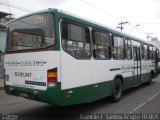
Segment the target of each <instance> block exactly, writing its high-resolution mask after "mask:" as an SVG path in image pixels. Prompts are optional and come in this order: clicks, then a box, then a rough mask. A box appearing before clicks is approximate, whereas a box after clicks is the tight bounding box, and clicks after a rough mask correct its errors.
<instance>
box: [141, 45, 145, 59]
mask: <svg viewBox="0 0 160 120" xmlns="http://www.w3.org/2000/svg"><path fill="white" fill-rule="evenodd" d="M144 51H145V50H144V45H143V44H141V59H142V60H144Z"/></svg>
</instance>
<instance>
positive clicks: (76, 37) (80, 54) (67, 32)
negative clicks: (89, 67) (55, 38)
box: [61, 21, 91, 59]
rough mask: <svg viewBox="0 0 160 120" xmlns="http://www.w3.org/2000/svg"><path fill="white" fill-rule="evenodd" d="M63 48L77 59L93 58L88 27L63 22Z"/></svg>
mask: <svg viewBox="0 0 160 120" xmlns="http://www.w3.org/2000/svg"><path fill="white" fill-rule="evenodd" d="M61 28H62V48H63V49H64V51H66V52H67V53H69V54H70V55H71V56H73V57H75V58H77V59H83V58H90V57H91V45H90V34H89V29H88V28H87V27H83V26H80V25H77V24H73V23H70V22H67V21H62V23H61Z"/></svg>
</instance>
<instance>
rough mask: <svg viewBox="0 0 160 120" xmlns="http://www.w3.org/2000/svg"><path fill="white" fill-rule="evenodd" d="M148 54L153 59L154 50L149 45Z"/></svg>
mask: <svg viewBox="0 0 160 120" xmlns="http://www.w3.org/2000/svg"><path fill="white" fill-rule="evenodd" d="M149 55H150V59H151V60H153V59H154V51H153V47H152V46H149Z"/></svg>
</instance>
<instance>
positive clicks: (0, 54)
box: [0, 11, 11, 78]
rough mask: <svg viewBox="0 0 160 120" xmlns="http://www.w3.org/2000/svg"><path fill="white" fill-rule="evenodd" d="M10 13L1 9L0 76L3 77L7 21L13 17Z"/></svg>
mask: <svg viewBox="0 0 160 120" xmlns="http://www.w3.org/2000/svg"><path fill="white" fill-rule="evenodd" d="M10 18H11V14H10V13H5V12H1V11H0V78H2V77H3V65H4V52H5V47H6V23H7V22H9V21H10V20H11V19H10Z"/></svg>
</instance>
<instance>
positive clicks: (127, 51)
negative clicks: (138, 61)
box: [125, 39, 132, 60]
mask: <svg viewBox="0 0 160 120" xmlns="http://www.w3.org/2000/svg"><path fill="white" fill-rule="evenodd" d="M125 57H126V59H127V60H131V59H132V44H131V40H129V39H125Z"/></svg>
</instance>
